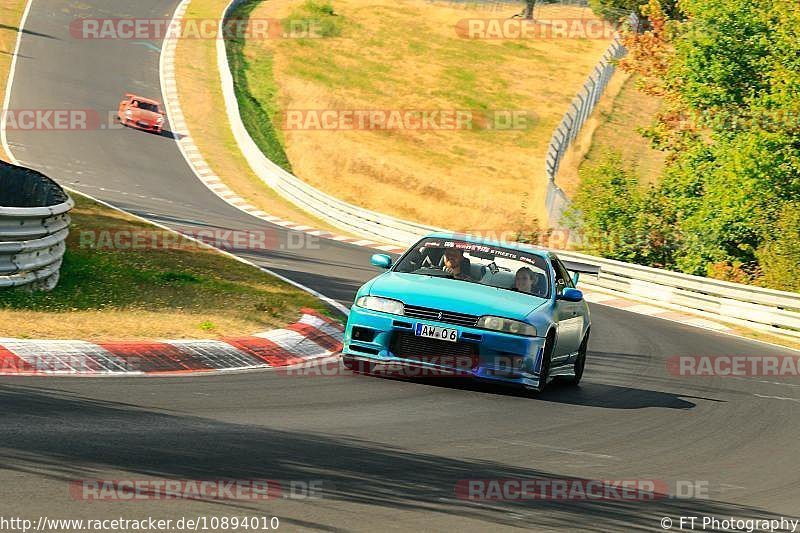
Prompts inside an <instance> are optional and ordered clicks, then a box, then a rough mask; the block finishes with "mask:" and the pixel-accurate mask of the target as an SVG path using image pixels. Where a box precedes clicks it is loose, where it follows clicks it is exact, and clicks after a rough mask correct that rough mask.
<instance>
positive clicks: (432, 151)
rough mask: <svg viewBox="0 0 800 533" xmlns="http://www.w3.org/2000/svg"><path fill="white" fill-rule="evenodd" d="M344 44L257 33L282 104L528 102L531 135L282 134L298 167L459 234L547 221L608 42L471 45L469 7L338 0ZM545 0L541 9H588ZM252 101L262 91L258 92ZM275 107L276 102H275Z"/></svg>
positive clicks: (267, 14) (343, 191)
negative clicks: (569, 140) (551, 178)
mask: <svg viewBox="0 0 800 533" xmlns="http://www.w3.org/2000/svg"><path fill="white" fill-rule="evenodd" d="M301 3H302V2H299V1H298V0H274V1H269V2H265V3H263V4H262V5H260V6H259V7H258V8H257V9H256V10H255V11H254V12H253V13H252V15H251V17H252V18H254V19H260V18H276V17H277V18H283V17H285V16H287V15H289V14H290V13H291V12H292V10H293V9H296V8H297V6H298V5H300V4H301ZM333 7H334V9H335V11H336V13H337V14H338V15H339V16H341V17H343V19H344V20H345V21H347V23H346V25H345V27H344V28H345V29H344V32H343V34H342V36H341V37H339V38H327V39H307V40H305V41H299V40H260V41H248V44H247V47H246V56H247V59H248V61H249V62H250V63H251V65H252V72H253V73H254V75H253V76H252V77H250V79H249V84H250V86H251V87H254V88H258V87H259V85H260V82H259V79H258V77H256V76H258V75H263V74H262V69H260V68H259V62H261V61H265V60H267V58H269V59H271V60H272V61H273V63H274V67H273V70H274V79H275V82H276V83H277V85H278V86H279V96H278V104H279V107H280V108H281V109H284V110H285V109H450V110H451V109H465V108H466V109H474V108H485V109H523V110H533V111H534V112H535V113H536V115H537V120H536V121H535V123H534V124H533V126H532V127H531V128H530V129H527V130H525V131H494V132H487V131H482V132H481V131H414V130H411V131H409V130H406V131H390V132H386V131H285V132H284V138H285V147H286V152H287V154H288V156H289V160H290V161H291V163H292V166H293V168H294V171H295V173H296V174H297V175H298V176H299V177H301V178H302V179H304V180H305V181H307V182H308V183H310V184H312V185H314V186H316V187H319V188H321V189H323V190H325V191H327V192H329V193H331V194H333V195H335V196H337V197H339V198H342V199H344V200H347V201H349V202H353V203H356V204H359V205H362V206H364V207H367V208H370V209H374V210H378V211H382V212H386V213H389V214H392V215H396V216H399V217H403V218H408V219H413V220H417V221H420V222H424V223H429V224H432V225H436V226H442V227H447V228H450V229H455V230H467V229H491V230H509V229H513V230H516V229H532V228H533V226H534V225H535V224H536V219H538V220H539V221H543V220H544V214H543V206H544V191H545V178H544V172H543V166H544V155H545V152H546V146H547V142H548V141H549V139H550V136H551V134H552V131H553V128H554V127H555V126H556V125H557V123H558V121H559V120H560V119H561V116H562V115H563V113H564V111H565V110H566V108H567V105H568V104H569V102H570V100H571V99H572V97H573V96H574V95H575V92H576V91H577V89H578V88H579V87H580V85H581V83H583V81H584V79H585V77H586V76H587V74H588V73H589V71H590V70H591V67H592V66H594V64H595V63H596V62H597V61H598V59H599V58H600V56H601V55H602V53H603V51H604V50H605V49H606V48H607V46H608V44H609V43H608V41H605V40H520V41H511V40H467V39H463V38H460V37H458V36H457V34H456V31H455V25H456V24H457V23H458V21H459V20H462V19H464V18H469V17H479V18H501V17H504V18H507V17H509V16H511V15H512V14H513V13H515V12H517V11H518V10H516V9H513V10H510V11H501V12H486V11H470V10H465V9H464V8H463V7H451V6H449V5H446V4H443V5H437V4H431V3H424V2H416V1H403V0H401V1H399V2H397V1H394V0H370V1H369V2H366V1H365V0H334V2H333ZM560 9H565V8H560V7H552V6H545V7H543V8H542V9H541V10H540V11H539V13H537V17H542V18H547V17H552V18H557V17H576V16H591V15H590V13H589V12H588V11H583V10H580V11H576V10H575V9H574V8H567V9H569V11H567V12H566V13H565V12H560V11H559V10H560ZM253 93H254V95H255V96H256V97H257V98H259V99H262V98H264V97H263V95H259V94H258V93H257V89H253ZM265 107H269V106H268V105H265Z"/></svg>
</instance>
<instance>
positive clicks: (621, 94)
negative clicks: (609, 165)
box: [567, 76, 666, 192]
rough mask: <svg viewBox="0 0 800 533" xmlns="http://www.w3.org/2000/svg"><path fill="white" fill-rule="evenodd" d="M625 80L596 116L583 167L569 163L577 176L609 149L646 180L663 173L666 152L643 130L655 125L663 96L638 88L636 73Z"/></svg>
mask: <svg viewBox="0 0 800 533" xmlns="http://www.w3.org/2000/svg"><path fill="white" fill-rule="evenodd" d="M624 79H625V82H624V84H623V85H622V87H621V90H619V91H618V94H617V95H616V97H615V98H614V99H613V102H612V103H611V104H612V105H608V103H606V104H605V105H604V106H603V107H601V109H600V112H599V114H597V115H596V116H597V120H598V122H599V124H598V126H597V127H596V129H595V131H594V132H593V136H592V139H591V147H590V148H589V149H588V150H587V151H586V156H585V157H584V158H581V159H580V160H579V161H580V162H579V165H580V166H579V167H578V165H575V164H574V162H573V163H572V164H571V165H568V167H567V168H568V169H572V171H573V173H574V175H575V176H577V174H578V172H579V169H580V168H583V167H585V166H587V165H592V164H596V163H597V162H598V161H599V160H600V159H601V158H602V157H603V156H604V155H605V154H607V153H608V152H610V151H616V152H619V153H620V154H621V155H622V160H623V162H624V163H625V164H626V165H627V166H629V167H632V168H635V169H636V171H637V172H638V174H639V176H640V177H641V179H642V182H643V183H653V182H655V181H656V180H658V178H659V177H660V176H661V173H662V172H663V170H664V165H665V161H666V154H665V152H661V151H659V150H656V149H654V148H652V147H651V146H650V141H649V140H648V139H646V138H645V137H643V136H642V135H641V133H640V130H641V129H642V128H647V127H648V126H650V125H652V123H653V121H654V119H655V115H656V113H657V112H658V110H659V108H660V107H661V99H660V98H657V97H655V96H650V95H647V94H644V93H643V92H641V91H639V90H638V89H637V88H636V77H635V76H626V77H625V78H624ZM575 183H576V184H577V180H576V182H575ZM568 192H569V191H568Z"/></svg>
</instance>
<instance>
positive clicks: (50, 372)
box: [0, 309, 343, 376]
mask: <svg viewBox="0 0 800 533" xmlns="http://www.w3.org/2000/svg"><path fill="white" fill-rule="evenodd" d="M342 334H343V328H342V325H341V324H340V323H339V322H336V321H334V320H332V319H330V318H328V317H325V316H323V315H320V314H318V313H316V312H315V311H313V310H311V309H303V315H302V317H301V318H300V320H298V321H297V322H295V323H294V324H291V325H290V326H287V327H286V328H282V329H275V330H271V331H266V332H264V333H258V334H255V335H252V336H247V337H236V338H224V339H221V340H218V341H216V340H171V341H170V340H165V341H154V342H141V341H140V342H107V343H97V344H93V343H89V342H83V341H74V340H65V341H45V340H22V339H0V375H4V376H5V375H45V376H112V375H121V374H124V375H148V376H153V375H174V374H186V373H197V372H218V371H234V370H254V369H266V368H276V367H284V366H289V365H298V364H303V363H308V362H310V361H314V360H318V359H322V358H326V357H329V356H332V355H334V354H336V353H338V352H339V351H340V350H341V347H342Z"/></svg>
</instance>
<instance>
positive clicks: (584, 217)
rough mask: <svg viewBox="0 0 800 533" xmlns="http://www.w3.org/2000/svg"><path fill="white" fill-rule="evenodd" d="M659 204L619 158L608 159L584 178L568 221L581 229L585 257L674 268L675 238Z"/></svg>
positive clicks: (606, 157)
mask: <svg viewBox="0 0 800 533" xmlns="http://www.w3.org/2000/svg"><path fill="white" fill-rule="evenodd" d="M660 202H661V199H660V198H659V197H658V195H656V194H654V191H653V190H652V189H646V188H644V187H642V186H641V185H640V184H639V177H638V176H637V174H636V172H635V170H634V169H630V168H625V166H624V164H623V162H622V156H621V155H620V154H619V153H613V152H612V153H608V154H606V155H605V156H604V157H603V158H602V159H601V160H600V162H599V163H598V164H597V165H595V166H592V167H589V168H588V169H586V170H585V171H584V172H582V174H581V184H580V188H579V190H578V193H577V194H576V195H575V198H574V200H573V203H572V205H571V206H570V210H569V211H568V212H567V219H568V220H569V221H570V222H571V225H572V226H573V227H574V228H579V227H582V228H583V231H584V233H583V244H584V246H585V247H586V249H587V251H591V252H594V253H599V254H601V255H603V256H604V257H609V258H611V259H617V260H620V261H628V262H633V263H646V264H651V265H657V266H671V255H672V253H671V252H672V246H671V240H670V239H671V237H670V232H667V231H665V228H666V225H665V216H666V212H665V211H664V208H663V206H662V205H661V204H660Z"/></svg>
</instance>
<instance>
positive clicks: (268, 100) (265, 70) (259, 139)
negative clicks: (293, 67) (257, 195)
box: [225, 0, 292, 172]
mask: <svg viewBox="0 0 800 533" xmlns="http://www.w3.org/2000/svg"><path fill="white" fill-rule="evenodd" d="M260 3H261V0H249V1H247V2H244V3H242V4H241V5H240V6H239V7H238V8H236V10H234V12H233V16H232V18H235V19H240V20H241V21H242V22H243V23H245V22H246V21H248V20H249V18H250V14H251V13H252V12H253V10H254V9H255V8H256V7H258V5H259V4H260ZM225 43H226V49H227V54H228V64H229V65H230V68H231V73H232V74H233V82H234V89H235V92H236V99H237V100H238V102H239V113H240V114H241V116H242V122H244V125H245V127H246V128H247V131H248V132H249V133H250V136H251V137H252V138H253V140H254V141H255V143H256V144H257V145H258V147H259V148H260V149H261V151H262V152H263V153H264V155H266V156H267V158H269V160H270V161H272V162H273V163H275V164H276V165H279V166H280V167H282V168H283V169H285V170H287V171H288V172H291V171H292V165H291V163H290V162H289V158H288V157H287V156H286V152H285V151H284V149H283V142H282V139H281V130H280V128H277V127H276V126H275V124H276V122H279V120H280V118H279V110H278V107H277V103H276V99H277V95H278V86H277V85H276V83H275V80H274V78H273V75H272V58H271V57H264V58H260V59H259V61H257V62H256V63H255V64H251V62H250V61H248V60H247V57H245V43H246V40H245V38H244V36H241V37H237V38H232V39H228V40H226V41H225ZM248 73H249V74H248ZM248 75H251V76H255V77H256V78H257V79H258V80H259V93H260V94H261V95H263V97H262V98H261V99H257V98H255V97H254V96H253V94H252V93H251V91H250V86H249V81H248Z"/></svg>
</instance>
